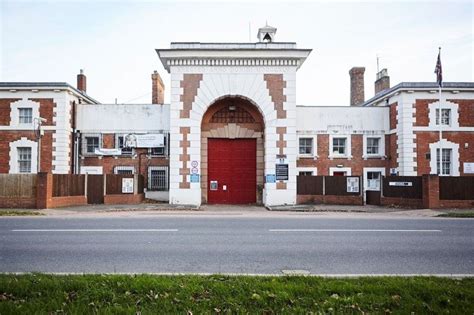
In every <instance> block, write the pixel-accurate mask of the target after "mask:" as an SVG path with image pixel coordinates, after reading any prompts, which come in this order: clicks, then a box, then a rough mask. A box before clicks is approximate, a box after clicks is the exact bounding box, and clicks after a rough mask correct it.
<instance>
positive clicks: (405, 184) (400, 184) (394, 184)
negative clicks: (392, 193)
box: [388, 182, 413, 187]
mask: <svg viewBox="0 0 474 315" xmlns="http://www.w3.org/2000/svg"><path fill="white" fill-rule="evenodd" d="M388 185H389V186H402V187H408V186H413V183H412V182H388Z"/></svg>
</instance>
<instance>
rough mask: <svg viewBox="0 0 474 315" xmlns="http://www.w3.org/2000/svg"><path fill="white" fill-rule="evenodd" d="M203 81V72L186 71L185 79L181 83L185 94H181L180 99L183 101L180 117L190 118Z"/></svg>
mask: <svg viewBox="0 0 474 315" xmlns="http://www.w3.org/2000/svg"><path fill="white" fill-rule="evenodd" d="M201 81H202V74H201V73H185V74H184V75H183V80H182V81H181V83H180V87H182V88H183V94H182V95H181V96H180V101H181V102H183V109H182V110H181V111H180V114H179V115H180V118H189V113H190V112H191V110H192V107H193V103H194V99H195V97H196V95H197V91H198V89H199V85H200V83H201Z"/></svg>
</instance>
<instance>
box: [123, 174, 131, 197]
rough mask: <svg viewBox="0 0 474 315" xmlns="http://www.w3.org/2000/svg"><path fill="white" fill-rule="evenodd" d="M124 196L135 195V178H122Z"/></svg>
mask: <svg viewBox="0 0 474 315" xmlns="http://www.w3.org/2000/svg"><path fill="white" fill-rule="evenodd" d="M122 194H133V178H122Z"/></svg>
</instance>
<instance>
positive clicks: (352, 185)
mask: <svg viewBox="0 0 474 315" xmlns="http://www.w3.org/2000/svg"><path fill="white" fill-rule="evenodd" d="M346 183H347V192H350V193H358V192H359V177H347V182H346Z"/></svg>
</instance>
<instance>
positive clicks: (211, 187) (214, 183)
mask: <svg viewBox="0 0 474 315" xmlns="http://www.w3.org/2000/svg"><path fill="white" fill-rule="evenodd" d="M218 188H219V185H218V183H217V180H211V182H210V185H209V190H217V189H218Z"/></svg>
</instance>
